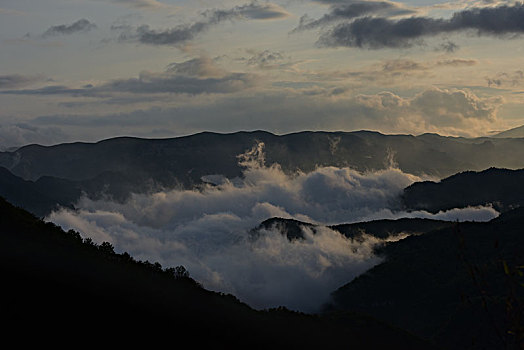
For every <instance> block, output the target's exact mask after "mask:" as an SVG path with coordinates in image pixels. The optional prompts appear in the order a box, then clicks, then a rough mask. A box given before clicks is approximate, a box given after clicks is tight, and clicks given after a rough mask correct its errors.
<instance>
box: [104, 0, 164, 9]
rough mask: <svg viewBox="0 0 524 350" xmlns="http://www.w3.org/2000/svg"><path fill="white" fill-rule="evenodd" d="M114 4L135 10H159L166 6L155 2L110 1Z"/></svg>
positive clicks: (134, 0) (154, 0)
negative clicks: (134, 8)
mask: <svg viewBox="0 0 524 350" xmlns="http://www.w3.org/2000/svg"><path fill="white" fill-rule="evenodd" d="M111 1H112V2H115V3H120V4H124V5H128V6H131V7H136V8H146V9H159V8H165V7H167V6H168V5H167V4H164V3H162V2H160V1H156V0H111Z"/></svg>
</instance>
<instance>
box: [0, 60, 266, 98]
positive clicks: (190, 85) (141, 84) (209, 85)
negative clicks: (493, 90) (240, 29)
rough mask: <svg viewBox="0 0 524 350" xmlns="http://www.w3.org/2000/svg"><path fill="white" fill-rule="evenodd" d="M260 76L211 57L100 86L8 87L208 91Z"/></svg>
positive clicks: (245, 84) (76, 91)
mask: <svg viewBox="0 0 524 350" xmlns="http://www.w3.org/2000/svg"><path fill="white" fill-rule="evenodd" d="M257 80H258V78H257V77H256V76H255V75H253V74H249V73H235V72H228V71H225V70H223V69H220V68H219V67H217V66H216V65H215V64H214V62H213V61H212V60H211V59H209V58H208V57H199V58H194V59H190V60H188V61H185V62H180V63H176V62H175V63H171V64H170V65H168V67H167V68H166V70H165V71H164V72H149V71H143V72H141V73H140V74H139V76H138V78H129V79H117V80H112V81H109V82H107V83H104V84H100V85H97V86H93V85H87V86H83V87H79V88H71V87H67V86H62V85H53V86H46V87H43V88H38V89H23V90H4V91H0V93H1V94H14V95H72V96H84V97H108V96H110V95H112V94H115V93H130V94H160V93H171V94H191V95H196V94H205V93H221V94H222V93H232V92H236V91H243V90H245V89H247V88H250V87H253V86H255V85H256V84H257Z"/></svg>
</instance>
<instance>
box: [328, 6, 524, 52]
mask: <svg viewBox="0 0 524 350" xmlns="http://www.w3.org/2000/svg"><path fill="white" fill-rule="evenodd" d="M523 23H524V4H522V3H516V4H514V5H513V6H508V5H503V6H498V7H484V8H470V9H466V10H462V11H459V12H455V13H454V14H453V15H452V17H451V18H449V19H444V18H431V17H409V18H403V19H399V20H392V19H389V18H385V17H369V16H368V17H360V18H357V19H355V20H353V21H351V22H346V23H342V24H338V25H336V26H335V27H334V28H332V29H330V30H328V31H327V32H325V33H324V34H323V35H322V36H321V37H320V39H319V44H320V45H321V46H330V47H336V46H347V47H359V48H369V49H381V48H405V47H411V46H413V45H420V44H422V43H423V39H424V38H427V37H431V36H436V35H439V34H451V33H457V32H464V31H474V32H476V33H477V35H479V36H496V37H501V38H513V37H515V35H520V34H522V33H523V32H524V24H523Z"/></svg>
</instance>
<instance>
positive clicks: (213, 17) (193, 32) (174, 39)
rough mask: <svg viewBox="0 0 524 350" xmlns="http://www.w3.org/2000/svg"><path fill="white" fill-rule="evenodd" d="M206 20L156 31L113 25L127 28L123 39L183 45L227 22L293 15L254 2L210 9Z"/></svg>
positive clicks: (121, 35) (148, 28)
mask: <svg viewBox="0 0 524 350" xmlns="http://www.w3.org/2000/svg"><path fill="white" fill-rule="evenodd" d="M202 16H203V20H201V21H197V22H194V23H191V24H181V25H178V26H176V27H173V28H170V29H164V30H155V29H152V28H151V27H150V26H148V25H142V26H139V27H138V28H136V29H134V28H123V27H119V28H116V27H113V29H124V31H123V32H122V33H121V34H120V36H119V38H118V39H119V41H121V42H126V41H132V42H139V43H142V44H148V45H174V46H176V45H181V44H184V43H186V42H188V41H190V40H193V39H194V38H195V37H196V36H197V35H198V34H200V33H203V32H205V31H207V30H209V28H210V27H212V26H215V25H217V24H219V23H222V22H225V21H233V20H242V19H256V20H270V19H279V18H284V17H287V16H289V14H288V13H287V12H286V11H285V10H284V9H282V8H281V7H280V6H278V5H274V4H271V3H264V4H259V3H258V2H252V3H251V4H247V5H242V6H235V7H233V8H231V9H227V10H217V9H215V10H207V11H205V12H204V13H203V14H202Z"/></svg>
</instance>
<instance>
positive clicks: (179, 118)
mask: <svg viewBox="0 0 524 350" xmlns="http://www.w3.org/2000/svg"><path fill="white" fill-rule="evenodd" d="M193 79H198V78H193ZM137 96H139V97H141V96H142V95H140V94H137ZM146 96H150V98H153V97H154V96H152V95H151V94H150V95H146ZM502 102H503V101H502V99H501V98H500V97H493V98H483V97H478V96H476V95H475V94H473V93H472V92H470V91H468V90H460V89H449V90H447V89H438V88H432V89H428V90H425V91H423V92H421V93H419V94H415V95H413V96H411V97H401V96H398V95H396V94H394V93H392V92H388V91H384V92H381V93H378V94H358V95H354V94H352V93H351V92H349V93H348V92H347V91H346V90H344V89H342V88H341V89H339V90H337V89H334V88H331V87H330V88H322V87H320V86H319V87H298V88H279V89H277V90H275V91H267V90H262V91H259V90H253V91H251V92H249V91H247V90H246V91H238V92H237V93H232V94H214V95H206V94H200V95H195V96H193V97H192V99H188V100H185V101H184V102H181V103H180V104H178V105H177V106H175V107H169V108H161V107H151V108H143V109H138V110H135V111H132V112H119V113H109V114H105V113H104V114H100V115H96V114H93V112H92V111H91V109H89V106H86V108H87V111H88V112H87V113H85V114H76V115H48V116H41V117H38V118H36V119H34V120H32V121H31V123H34V124H35V125H39V126H58V127H61V128H66V127H67V128H69V129H70V130H71V131H72V132H78V131H79V130H84V131H85V132H90V133H91V135H92V136H91V139H93V140H99V139H100V138H102V137H109V136H112V135H111V133H113V134H118V135H122V134H127V135H137V136H138V135H142V136H147V135H148V134H147V132H148V130H153V129H157V128H158V127H157V126H158V125H162V126H163V129H164V130H166V132H167V131H169V132H171V134H176V135H180V134H190V133H194V132H199V131H202V130H209V131H217V132H232V131H237V130H257V129H261V130H268V131H272V132H275V133H288V132H295V131H297V129H296V126H297V123H299V124H300V125H301V129H303V130H328V131H329V130H345V131H352V130H362V129H366V130H378V131H381V132H383V133H405V134H420V133H425V132H435V133H440V134H442V135H450V136H466V137H476V136H482V135H486V134H487V133H488V131H489V130H493V129H499V128H501V126H500V125H501V123H502V121H501V120H500V118H498V117H497V112H498V108H499V106H500V105H501V104H502ZM96 103H97V104H99V103H100V102H96ZM64 130H65V129H64ZM113 136H114V135H113ZM84 139H85V137H84Z"/></svg>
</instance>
